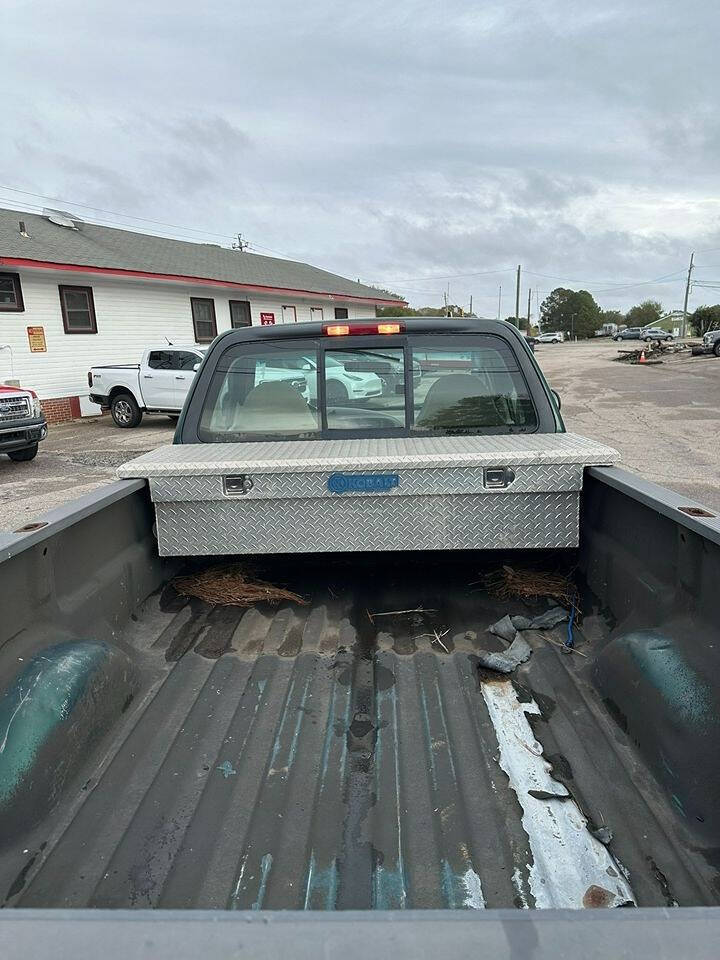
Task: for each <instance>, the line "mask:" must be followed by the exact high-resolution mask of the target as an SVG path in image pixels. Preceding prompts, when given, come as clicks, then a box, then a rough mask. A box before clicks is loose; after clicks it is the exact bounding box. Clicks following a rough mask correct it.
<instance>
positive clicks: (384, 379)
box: [197, 333, 539, 443]
mask: <svg viewBox="0 0 720 960" xmlns="http://www.w3.org/2000/svg"><path fill="white" fill-rule="evenodd" d="M538 427H539V420H538V412H537V410H536V408H535V404H534V402H533V398H532V393H531V391H530V389H529V387H528V384H527V382H526V379H525V375H524V373H523V371H522V370H521V369H520V366H519V364H518V361H517V358H516V354H515V352H514V350H513V349H512V347H511V346H510V344H509V343H508V342H507V340H505V339H504V338H503V337H501V336H497V335H494V334H485V333H478V334H462V335H459V334H458V335H455V334H453V335H449V334H438V335H433V334H427V335H426V334H415V333H408V334H407V335H401V336H392V337H375V336H372V337H360V336H355V337H348V338H340V337H337V338H334V337H312V338H311V337H307V338H297V339H287V340H274V341H260V340H259V341H249V342H242V343H236V344H234V345H231V346H229V347H228V348H227V349H225V350H224V351H223V353H222V354H221V356H220V358H219V360H218V362H217V366H216V367H215V370H214V371H213V373H212V377H211V379H210V382H209V386H208V388H207V390H206V393H205V397H204V400H203V402H202V408H201V410H200V412H199V419H198V423H197V435H198V439H199V440H200V441H201V442H204V443H213V442H237V441H250V440H259V439H319V438H332V437H338V438H340V437H383V436H387V437H395V436H455V435H471V434H507V433H527V432H534V431H535V430H537V429H538Z"/></svg>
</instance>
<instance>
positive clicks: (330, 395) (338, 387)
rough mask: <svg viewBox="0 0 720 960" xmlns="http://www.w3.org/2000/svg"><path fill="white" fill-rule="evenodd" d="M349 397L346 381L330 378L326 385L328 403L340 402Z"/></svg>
mask: <svg viewBox="0 0 720 960" xmlns="http://www.w3.org/2000/svg"><path fill="white" fill-rule="evenodd" d="M348 398H349V394H348V392H347V387H346V386H345V384H344V383H340V381H339V380H328V382H327V384H326V386H325V399H326V400H327V402H328V403H340V402H341V401H343V400H347V399H348Z"/></svg>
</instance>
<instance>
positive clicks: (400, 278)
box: [0, 0, 720, 316]
mask: <svg viewBox="0 0 720 960" xmlns="http://www.w3.org/2000/svg"><path fill="white" fill-rule="evenodd" d="M113 9H114V11H115V12H113ZM719 36H720V6H719V5H718V4H717V2H715V0H705V2H698V0H685V2H684V3H680V4H678V3H677V2H666V0H647V2H645V0H622V2H608V0H597V2H595V3H579V2H577V0H575V2H566V0H540V2H538V0H503V2H501V3H496V2H480V3H478V2H477V0H475V2H471V0H465V2H458V0H448V2H435V3H432V2H429V0H426V2H417V0H394V2H390V3H389V2H387V0H383V2H380V0H364V2H362V3H354V2H352V0H351V2H349V3H338V2H337V0H334V2H330V0H305V2H304V3H298V2H297V0H280V2H273V0H269V2H266V3H264V4H258V3H249V2H248V0H223V2H217V0H205V2H203V3H198V2H197V0H192V2H187V0H152V2H149V0H142V2H138V0H123V2H122V3H115V4H112V3H111V2H109V0H100V2H98V0H63V2H62V3H60V2H59V0H52V2H50V0H41V2H38V0H4V3H3V29H2V41H1V44H2V57H1V58H0V83H1V87H0V89H2V90H3V94H4V95H3V134H2V137H1V138H0V184H2V186H1V187H0V205H2V206H14V207H22V208H24V209H28V210H36V209H37V208H38V207H39V206H41V205H42V204H43V203H48V201H44V200H42V199H41V198H40V197H38V196H35V195H38V194H43V195H47V196H48V197H53V198H58V199H59V200H60V201H62V204H61V205H63V206H65V207H66V208H68V209H71V210H73V211H74V212H76V213H79V214H81V215H85V216H86V217H87V218H88V219H95V220H97V221H98V222H106V223H109V224H112V225H125V226H132V227H134V228H137V229H147V230H148V232H151V231H157V232H161V233H165V234H167V235H171V236H176V237H179V238H182V239H200V240H207V241H213V242H218V243H225V244H229V243H230V238H231V236H232V235H233V234H236V233H237V232H238V231H241V232H242V234H243V235H244V236H245V237H246V238H248V239H249V240H250V241H251V243H252V249H255V250H256V251H257V252H259V253H270V252H277V253H281V254H285V255H289V256H291V257H293V258H295V259H301V260H307V261H309V262H311V263H314V264H317V265H319V266H323V267H325V268H327V269H330V270H333V271H335V272H337V273H341V274H344V275H346V276H351V277H353V278H358V277H359V278H361V279H362V280H363V281H366V282H373V283H378V284H383V285H385V286H387V287H389V288H391V289H393V290H395V291H397V292H399V293H401V294H403V295H404V296H405V297H406V298H407V299H408V300H409V301H411V302H412V303H413V304H415V305H425V304H438V303H440V302H441V300H442V294H443V290H445V289H446V288H447V284H448V283H449V285H450V299H451V300H452V301H453V302H457V303H462V304H465V305H467V304H468V302H469V299H470V296H471V295H472V296H473V298H474V306H475V309H476V311H477V312H479V313H481V314H484V315H487V316H492V315H494V314H495V313H496V311H497V300H498V286H499V285H502V289H503V308H502V312H503V316H505V315H507V314H509V313H512V312H514V311H513V299H514V294H513V286H514V268H515V265H516V264H518V263H522V264H523V268H524V270H525V271H526V273H525V279H524V284H523V302H524V304H525V305H526V303H527V299H526V298H527V285H530V286H531V287H532V288H533V291H535V290H537V291H538V293H539V297H540V299H542V298H543V297H544V296H545V295H546V294H547V293H548V292H549V291H550V290H551V289H552V288H553V287H555V286H558V285H566V286H573V287H581V286H582V287H585V288H586V289H590V290H592V291H593V292H594V293H595V295H596V297H597V299H598V301H599V302H600V303H601V305H602V306H604V307H606V308H619V309H624V308H626V307H629V306H631V305H632V304H633V303H635V302H637V301H638V300H640V299H643V298H646V297H648V296H653V297H657V298H659V299H661V300H662V302H663V304H664V305H665V306H666V307H668V308H676V307H681V306H682V295H683V279H682V278H683V276H684V273H685V271H686V270H687V261H688V257H689V253H690V251H691V250H693V249H694V250H697V251H698V253H697V255H696V259H697V263H698V264H699V266H698V270H697V272H696V277H697V278H698V279H703V278H704V279H705V280H707V281H713V280H717V281H718V286H719V288H720V110H719V109H718V98H720V66H719V64H720V57H719V56H718V37H719ZM10 188H15V191H13V190H11V189H10ZM17 191H26V193H20V192H17ZM80 204H84V205H86V206H80ZM56 205H59V204H58V203H56ZM90 208H96V209H90ZM131 217H135V218H145V220H140V219H131ZM149 221H160V222H162V224H164V225H160V223H151V222H149ZM170 225H171V226H170ZM659 278H662V280H660V279H659ZM647 281H658V282H647ZM716 301H720V289H718V290H712V289H701V288H696V289H694V290H693V294H692V299H691V306H694V305H697V304H699V303H703V302H716ZM534 311H535V293H533V312H534Z"/></svg>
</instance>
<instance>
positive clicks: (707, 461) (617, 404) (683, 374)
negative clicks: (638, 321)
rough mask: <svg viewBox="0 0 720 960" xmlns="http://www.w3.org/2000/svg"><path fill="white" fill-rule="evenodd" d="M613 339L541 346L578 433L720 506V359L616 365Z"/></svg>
mask: <svg viewBox="0 0 720 960" xmlns="http://www.w3.org/2000/svg"><path fill="white" fill-rule="evenodd" d="M635 346H636V344H635V343H632V342H631V343H613V342H612V341H611V340H599V341H585V342H579V343H560V344H540V345H539V346H538V347H537V352H536V357H537V359H538V361H539V363H540V366H541V367H542V369H543V371H544V373H545V376H546V377H547V379H548V381H549V382H550V385H551V386H552V387H553V388H554V389H555V390H557V392H558V393H559V394H560V397H561V400H562V414H563V417H564V419H565V425H566V427H567V429H568V430H571V431H572V432H573V433H579V434H582V435H584V436H588V437H593V438H594V439H596V440H601V441H603V442H605V443H608V444H609V445H610V446H613V447H615V448H616V449H617V450H619V451H620V453H621V455H622V462H621V464H620V465H621V466H622V467H624V468H625V469H627V470H631V471H633V472H635V473H639V474H640V475H641V476H643V477H645V478H646V479H647V480H652V481H654V482H655V483H659V484H661V485H662V486H665V487H670V488H671V489H672V490H676V491H677V492H678V493H682V494H684V495H685V496H687V497H690V498H692V499H694V500H698V501H699V502H700V503H702V504H704V505H705V506H707V507H709V508H711V509H715V510H720V360H718V359H716V358H715V357H712V356H709V357H690V356H688V355H687V354H678V355H677V358H673V359H670V360H668V361H667V362H665V363H661V364H658V365H647V366H629V365H627V364H624V363H612V362H611V360H612V358H613V357H615V356H617V351H618V348H622V349H631V348H634V347H635Z"/></svg>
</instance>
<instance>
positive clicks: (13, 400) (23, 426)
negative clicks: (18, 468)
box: [0, 384, 47, 462]
mask: <svg viewBox="0 0 720 960" xmlns="http://www.w3.org/2000/svg"><path fill="white" fill-rule="evenodd" d="M46 436H47V423H46V422H45V416H44V414H43V412H42V406H41V405H40V401H39V400H38V396H37V394H36V393H35V391H34V390H28V389H27V388H26V387H10V386H7V385H6V384H0V453H6V454H7V455H8V456H9V457H10V459H11V460H15V461H16V462H19V461H22V460H33V459H34V458H35V457H36V456H37V452H38V444H39V443H40V441H41V440H44V439H45V437H46Z"/></svg>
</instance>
